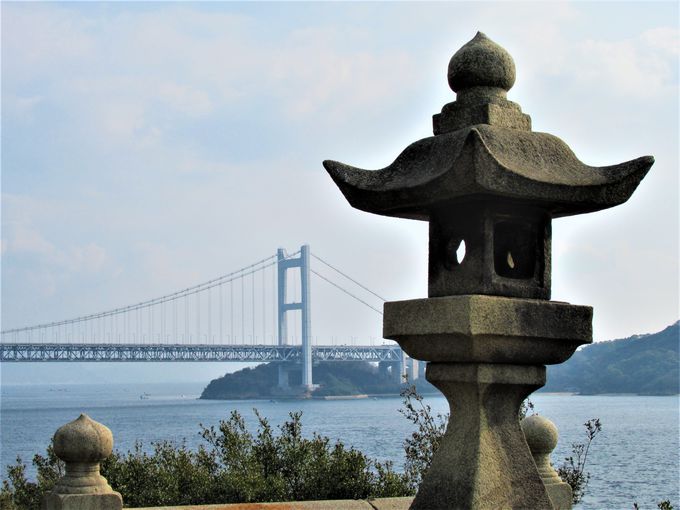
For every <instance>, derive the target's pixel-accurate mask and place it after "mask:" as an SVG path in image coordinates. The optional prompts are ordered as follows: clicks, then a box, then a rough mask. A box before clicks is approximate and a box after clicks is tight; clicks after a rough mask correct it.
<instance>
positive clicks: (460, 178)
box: [324, 33, 654, 510]
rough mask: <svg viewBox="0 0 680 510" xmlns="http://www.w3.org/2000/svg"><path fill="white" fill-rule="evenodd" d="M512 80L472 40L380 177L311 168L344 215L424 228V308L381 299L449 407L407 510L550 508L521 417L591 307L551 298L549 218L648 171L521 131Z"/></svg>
mask: <svg viewBox="0 0 680 510" xmlns="http://www.w3.org/2000/svg"><path fill="white" fill-rule="evenodd" d="M515 77H516V73H515V63H514V61H513V59H512V57H511V56H510V54H509V53H508V52H507V51H506V50H505V49H503V48H502V47H501V46H499V45H498V44H496V43H495V42H493V41H492V40H491V39H489V38H488V37H487V36H486V35H484V34H482V33H477V35H476V36H475V37H474V38H473V39H472V40H470V41H469V42H468V43H467V44H465V45H464V46H462V47H461V48H460V49H459V50H458V51H457V52H456V53H455V54H454V55H453V57H452V58H451V60H450V62H449V67H448V82H449V86H450V87H451V89H452V90H453V91H454V92H455V93H456V100H455V101H453V102H450V103H448V104H446V105H444V107H443V108H442V110H441V112H440V113H437V114H436V115H434V117H433V131H434V136H431V137H428V138H423V139H422V140H418V141H416V142H414V143H412V144H411V145H410V146H408V147H407V148H406V149H405V150H404V151H403V152H402V153H401V154H400V155H399V156H397V158H396V159H395V161H394V162H393V163H392V164H390V165H389V166H387V167H385V168H383V169H381V170H375V171H370V170H363V169H361V168H356V167H352V166H350V165H346V164H343V163H340V162H337V161H324V166H325V168H326V170H327V171H328V173H329V174H330V176H331V177H332V179H333V180H334V181H335V183H336V184H337V186H338V187H339V188H340V191H341V192H342V193H343V194H344V196H345V198H347V200H348V201H349V203H350V205H352V206H353V207H355V208H357V209H361V210H363V211H367V212H371V213H374V214H381V215H384V216H392V217H397V218H407V219H412V220H421V221H427V222H428V223H429V258H428V298H427V299H412V300H408V301H396V302H387V303H385V310H384V319H383V336H384V337H385V338H389V339H392V340H396V341H397V342H398V343H399V345H400V346H401V348H402V349H403V350H404V352H406V353H407V354H408V355H409V356H410V357H411V358H413V359H418V360H424V361H427V369H426V378H427V380H428V381H430V382H431V383H432V384H434V385H435V386H436V387H437V388H438V389H439V390H441V392H442V393H443V394H444V396H446V398H447V400H448V402H449V406H450V408H451V418H450V420H449V424H448V427H447V430H446V433H445V434H444V437H443V438H442V440H441V443H440V446H439V450H438V451H437V452H436V453H435V455H434V456H433V459H432V464H431V466H430V468H429V470H428V471H427V473H426V474H425V476H424V478H423V481H422V483H421V485H420V487H419V489H418V493H417V494H416V497H415V499H414V501H413V505H412V507H411V508H412V509H427V510H433V509H449V508H461V509H493V510H499V509H529V508H530V509H533V510H536V509H546V510H548V509H554V508H555V505H554V502H553V499H552V496H551V494H552V493H551V490H552V489H546V487H549V486H550V484H551V482H550V483H548V482H549V480H548V479H547V478H545V477H544V476H543V475H545V469H544V470H543V471H541V472H540V473H539V469H537V467H536V463H535V462H534V459H533V458H532V455H531V452H530V450H529V446H528V445H527V441H526V440H525V437H524V434H523V433H522V429H521V428H520V424H519V418H518V410H519V407H520V405H521V403H522V401H523V400H524V399H525V398H526V397H527V396H528V395H529V394H531V392H533V391H535V390H537V389H538V388H540V387H541V386H543V385H544V384H545V382H546V379H545V377H546V369H545V366H546V365H550V364H556V363H562V362H564V361H566V360H567V359H568V358H569V357H570V356H571V355H572V354H573V353H574V352H575V350H576V348H577V347H578V346H579V345H583V344H587V343H590V342H592V325H591V324H592V308H591V307H589V306H578V305H572V304H569V303H564V302H559V301H550V283H551V281H550V279H551V238H552V230H551V225H552V220H553V219H556V218H561V217H566V216H570V215H576V214H583V213H589V212H594V211H599V210H601V209H606V208H609V207H613V206H616V205H619V204H622V203H624V202H625V201H626V200H628V198H630V196H631V195H632V193H633V191H634V190H635V189H636V187H637V185H638V184H639V183H640V181H641V180H642V178H643V177H644V176H645V175H646V174H647V172H648V171H649V169H650V167H651V166H652V164H653V163H654V158H653V157H651V156H644V157H641V158H637V159H634V160H632V161H627V162H624V163H620V164H617V165H611V166H605V167H594V166H589V165H586V164H584V163H582V162H581V161H580V160H579V159H578V158H577V157H576V156H575V155H574V153H573V152H572V151H571V149H570V148H569V147H568V146H567V144H566V143H564V142H563V141H562V140H560V139H559V138H557V137H556V136H553V135H550V134H547V133H538V132H534V131H532V129H531V119H530V118H529V116H528V115H526V114H524V113H523V112H522V109H521V108H520V106H519V105H518V104H516V103H514V102H512V101H510V100H508V98H507V95H508V91H509V90H510V89H511V88H512V86H513V85H514V83H515ZM588 121H589V119H587V118H584V119H583V122H588ZM462 248H464V249H462ZM405 269H406V268H400V269H399V272H400V273H401V272H403V271H404V270H405ZM543 467H545V466H543ZM551 480H552V478H551Z"/></svg>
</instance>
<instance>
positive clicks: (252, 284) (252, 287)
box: [250, 271, 256, 345]
mask: <svg viewBox="0 0 680 510" xmlns="http://www.w3.org/2000/svg"><path fill="white" fill-rule="evenodd" d="M250 287H251V289H252V292H251V297H252V306H251V307H252V310H253V316H252V321H253V339H252V342H253V345H254V344H255V343H256V342H255V272H254V271H253V272H252V273H250Z"/></svg>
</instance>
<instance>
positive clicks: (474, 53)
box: [448, 32, 515, 92]
mask: <svg viewBox="0 0 680 510" xmlns="http://www.w3.org/2000/svg"><path fill="white" fill-rule="evenodd" d="M448 80H449V86H450V87H451V90H453V91H454V92H459V91H461V90H463V89H467V88H470V87H497V88H501V89H503V90H505V91H506V92H507V91H508V90H510V89H511V88H512V86H513V85H514V84H515V62H514V61H513V59H512V56H510V53H508V52H507V51H506V50H505V48H503V47H502V46H500V45H499V44H496V43H495V42H493V41H492V40H491V39H489V38H488V37H487V36H486V35H485V34H483V33H482V32H477V35H475V37H474V38H473V39H472V40H471V41H469V42H468V43H467V44H465V45H464V46H462V47H461V48H460V49H459V50H458V51H457V52H456V53H455V54H454V55H453V57H451V60H450V62H449V72H448Z"/></svg>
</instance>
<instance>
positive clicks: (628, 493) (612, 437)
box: [0, 384, 680, 509]
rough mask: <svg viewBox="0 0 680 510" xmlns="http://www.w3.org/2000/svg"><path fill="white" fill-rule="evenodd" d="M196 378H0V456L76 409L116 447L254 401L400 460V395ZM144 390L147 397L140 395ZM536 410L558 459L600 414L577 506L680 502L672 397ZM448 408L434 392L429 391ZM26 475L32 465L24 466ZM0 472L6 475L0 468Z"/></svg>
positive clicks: (548, 401) (266, 410) (28, 447)
mask: <svg viewBox="0 0 680 510" xmlns="http://www.w3.org/2000/svg"><path fill="white" fill-rule="evenodd" d="M201 389H202V385H198V384H197V385H192V384H181V385H171V384H170V385H169V384H165V385H151V384H145V385H116V386H103V385H102V386H97V385H89V386H80V385H60V386H59V385H52V386H4V387H2V388H1V396H2V400H1V403H0V404H1V405H0V411H1V412H0V440H1V441H0V444H1V447H2V449H1V450H0V461H1V463H2V465H3V466H5V465H7V464H9V463H12V462H13V461H14V459H15V458H16V457H17V455H19V456H21V457H22V458H23V459H24V460H29V459H31V458H32V456H33V454H35V453H37V452H40V453H43V452H44V450H45V447H46V446H47V444H48V443H49V441H50V438H51V437H52V435H53V434H54V431H55V430H56V429H57V428H58V427H59V426H61V425H63V424H64V423H66V422H68V421H71V420H73V419H75V418H77V417H78V415H79V413H80V412H85V413H87V414H89V415H90V416H91V417H92V418H93V419H95V420H97V421H100V422H102V423H104V424H106V425H107V426H108V427H109V428H110V429H111V430H112V431H113V434H114V439H115V443H116V446H115V447H116V448H117V449H119V450H124V451H125V450H128V449H130V448H131V447H132V445H133V444H134V442H135V441H136V440H141V441H143V443H144V444H145V445H149V443H151V442H152V441H158V440H163V439H170V440H175V441H181V440H183V439H184V440H186V442H187V444H188V445H190V446H195V445H198V444H199V443H200V442H201V439H200V437H199V436H198V432H199V425H198V424H199V423H203V424H204V425H206V426H209V425H215V424H217V423H218V421H219V420H220V419H223V418H226V417H227V416H228V415H229V413H230V412H231V411H232V410H234V409H236V410H238V411H240V412H241V413H242V414H243V415H244V416H245V417H246V419H247V420H248V422H249V423H250V424H251V425H253V424H254V423H255V417H254V415H253V413H252V409H253V408H254V407H257V409H258V410H259V411H260V412H261V413H262V414H263V415H264V416H266V417H267V418H269V419H270V420H271V422H272V423H275V424H276V423H281V422H282V421H283V420H284V419H285V418H286V417H287V415H288V413H289V412H291V411H296V410H300V411H302V412H303V425H304V428H305V429H306V431H307V433H308V434H311V433H312V432H313V431H317V432H319V433H321V434H324V435H327V436H329V437H331V438H332V439H341V440H342V441H343V442H345V443H346V444H351V445H353V446H355V447H356V448H358V449H360V450H362V451H364V452H366V453H367V454H368V455H369V456H371V457H374V458H377V459H379V460H392V461H394V462H395V464H396V465H397V466H401V464H402V462H403V450H402V441H403V439H404V438H405V437H406V436H407V435H408V434H409V433H410V431H411V426H410V423H409V422H407V421H406V420H405V419H404V418H403V417H402V416H401V415H400V414H399V412H398V409H399V407H400V405H401V401H400V399H399V398H398V397H395V398H381V399H377V400H374V399H365V400H364V399H362V400H341V401H316V400H315V401H278V402H270V401H263V400H258V401H201V400H196V397H197V395H198V394H199V393H200V391H201ZM143 393H147V394H148V395H149V398H148V399H144V400H142V399H140V395H142V394H143ZM532 400H533V401H534V403H535V404H536V410H537V411H538V412H539V413H540V414H543V415H545V416H547V417H549V418H550V419H551V420H553V421H554V422H555V424H556V425H557V426H558V428H559V429H560V442H559V444H558V447H557V450H556V451H555V452H554V454H553V461H555V462H557V463H559V461H561V459H563V458H564V457H565V456H566V455H568V454H569V450H570V444H571V443H572V442H575V441H581V440H582V439H583V438H584V437H585V435H584V427H583V423H584V422H585V421H586V420H588V419H590V418H594V417H598V418H600V420H601V422H602V424H603V432H602V434H601V435H600V436H598V437H597V438H596V440H595V443H594V445H593V448H592V450H591V454H590V457H589V459H590V469H589V470H590V472H591V473H592V478H591V481H590V485H589V489H588V493H587V495H586V497H585V498H584V501H583V504H582V505H581V508H583V509H602V508H607V509H609V508H611V509H619V508H620V509H630V508H632V504H633V502H634V501H637V502H638V503H639V504H640V506H641V508H650V509H654V508H656V502H657V501H659V500H661V499H667V498H668V499H671V501H672V502H673V504H675V505H676V508H677V505H678V504H680V497H679V495H678V479H679V476H680V468H679V465H678V462H679V461H678V456H679V454H678V452H679V451H680V450H679V444H678V436H679V432H678V398H677V397H634V396H594V397H580V396H565V395H540V394H538V395H534V397H533V398H532ZM428 402H429V404H430V405H431V406H432V407H433V409H434V410H435V411H439V412H446V411H447V410H448V408H447V405H446V401H445V400H444V399H443V398H441V397H432V398H429V399H428ZM30 473H31V476H32V475H33V471H32V470H30ZM3 474H4V473H3Z"/></svg>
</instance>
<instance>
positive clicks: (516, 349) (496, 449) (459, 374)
mask: <svg viewBox="0 0 680 510" xmlns="http://www.w3.org/2000/svg"><path fill="white" fill-rule="evenodd" d="M591 321H592V308H590V307H587V306H575V305H570V304H568V303H557V302H551V301H540V300H532V299H518V298H507V297H497V296H485V295H466V296H449V297H442V298H430V299H417V300H410V301H398V302H391V303H385V319H384V336H385V338H391V339H393V340H396V341H397V342H399V344H400V345H401V347H402V349H403V350H404V351H405V352H406V353H407V354H408V355H409V356H411V357H412V358H415V359H420V360H425V361H428V366H427V372H426V375H427V380H428V381H430V382H431V383H432V384H434V385H435V386H436V387H437V388H438V389H439V390H441V392H442V393H443V394H444V396H446V398H447V400H448V401H449V406H450V408H451V418H450V420H449V425H448V428H447V431H446V434H445V435H444V437H443V439H442V442H441V444H440V448H439V450H438V451H437V453H436V454H435V456H434V458H433V460H432V465H431V467H430V469H429V471H428V472H427V474H426V476H425V478H424V479H423V482H422V484H421V485H420V488H419V490H418V494H417V495H416V498H415V500H414V502H413V505H412V507H411V508H413V509H433V508H447V509H451V508H461V509H463V508H465V509H487V508H488V509H503V508H508V509H510V508H515V509H526V508H532V509H552V508H553V506H552V504H551V502H550V498H549V496H548V493H547V491H546V489H545V486H544V485H543V482H542V481H541V477H540V475H539V473H538V470H537V468H536V464H535V463H534V460H533V458H532V455H531V452H530V451H529V447H528V446H527V442H526V440H525V438H524V434H523V433H522V429H521V427H520V424H519V418H518V412H519V407H520V405H521V403H522V401H523V400H524V399H525V398H526V397H527V396H528V395H529V394H531V393H532V392H533V391H534V390H536V389H538V388H540V387H541V386H543V385H544V384H545V365H546V364H554V363H561V362H563V361H565V360H566V359H568V358H569V357H570V356H571V355H572V354H573V353H574V351H575V350H576V348H577V347H578V346H579V345H582V344H586V343H590V342H591V341H592V329H591Z"/></svg>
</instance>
